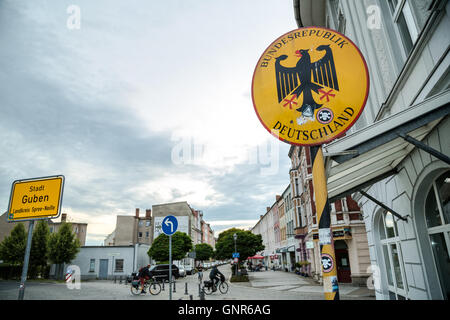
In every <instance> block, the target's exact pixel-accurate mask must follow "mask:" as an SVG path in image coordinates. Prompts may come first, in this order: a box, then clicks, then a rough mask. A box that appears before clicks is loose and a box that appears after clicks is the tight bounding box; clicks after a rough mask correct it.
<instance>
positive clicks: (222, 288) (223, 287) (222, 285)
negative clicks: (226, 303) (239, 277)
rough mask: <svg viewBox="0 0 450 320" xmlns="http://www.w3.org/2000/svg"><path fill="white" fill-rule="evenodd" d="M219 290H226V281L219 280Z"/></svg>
mask: <svg viewBox="0 0 450 320" xmlns="http://www.w3.org/2000/svg"><path fill="white" fill-rule="evenodd" d="M219 291H220V292H222V293H223V294H225V293H227V292H228V283H226V282H221V283H220V285H219Z"/></svg>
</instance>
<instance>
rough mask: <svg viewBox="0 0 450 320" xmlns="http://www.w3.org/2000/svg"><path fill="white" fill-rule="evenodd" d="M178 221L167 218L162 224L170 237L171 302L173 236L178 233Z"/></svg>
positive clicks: (170, 289)
mask: <svg viewBox="0 0 450 320" xmlns="http://www.w3.org/2000/svg"><path fill="white" fill-rule="evenodd" d="M177 228H178V220H177V218H175V217H174V216H167V217H165V218H164V219H163V221H162V223H161V229H162V232H164V234H166V235H168V236H169V300H172V235H173V234H174V233H175V232H176V231H177Z"/></svg>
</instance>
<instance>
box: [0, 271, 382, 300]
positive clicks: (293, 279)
mask: <svg viewBox="0 0 450 320" xmlns="http://www.w3.org/2000/svg"><path fill="white" fill-rule="evenodd" d="M219 269H220V271H221V272H222V273H223V274H224V275H225V276H226V277H227V279H229V277H230V275H231V269H230V266H229V265H224V266H221V267H219ZM207 275H208V272H205V274H204V280H205V279H207ZM249 278H250V282H240V283H229V282H228V283H229V290H228V293H227V294H221V293H220V292H215V293H213V294H211V295H206V296H205V299H206V300H323V299H324V296H323V288H322V286H321V285H319V284H317V283H315V282H314V281H312V280H311V279H305V278H303V277H300V276H298V275H296V274H294V273H288V272H283V271H262V272H251V273H250V274H249ZM186 283H187V294H185V293H186ZM168 289H169V288H168V284H167V283H166V284H165V285H164V291H161V293H160V294H158V295H156V296H153V295H150V294H148V293H147V294H145V295H140V296H134V295H132V294H131V292H130V285H129V284H127V285H125V284H124V283H122V284H120V283H119V282H118V281H117V282H116V283H114V281H86V282H82V283H81V289H79V290H77V289H72V290H71V289H68V288H67V286H66V284H65V283H59V282H39V281H28V282H27V286H26V290H25V296H24V299H25V300H168V299H169V290H168ZM340 293H341V299H342V300H353V299H356V300H360V299H364V300H374V299H375V298H374V296H373V291H371V290H368V289H367V288H358V287H352V286H348V285H345V286H341V287H340ZM191 295H192V299H193V300H199V288H198V278H197V275H190V276H187V277H185V278H179V279H178V280H177V281H176V284H175V292H173V294H172V299H173V300H180V299H182V300H190V298H191ZM17 296H18V283H17V282H14V281H1V282H0V300H16V299H17Z"/></svg>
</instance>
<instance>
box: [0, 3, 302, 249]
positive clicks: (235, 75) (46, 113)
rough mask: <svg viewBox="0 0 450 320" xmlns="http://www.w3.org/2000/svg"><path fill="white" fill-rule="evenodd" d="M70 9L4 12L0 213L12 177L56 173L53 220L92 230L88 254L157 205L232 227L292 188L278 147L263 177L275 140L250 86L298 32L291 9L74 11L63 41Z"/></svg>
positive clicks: (0, 22)
mask: <svg viewBox="0 0 450 320" xmlns="http://www.w3.org/2000/svg"><path fill="white" fill-rule="evenodd" d="M72 4H73V1H69V0H61V1H39V0H36V1H1V2H0V42H1V43H2V49H1V50H0V126H1V127H2V131H1V132H0V148H1V150H2V152H1V153H0V180H1V181H3V183H1V184H0V204H3V210H5V211H6V206H7V203H8V199H9V193H10V188H11V183H12V182H13V181H14V180H16V179H22V178H31V177H41V176H49V175H55V174H63V175H64V176H65V177H66V183H65V188H64V198H63V211H64V212H67V213H68V214H69V216H71V217H72V218H73V219H74V220H81V221H83V222H87V223H88V239H89V243H101V241H100V240H101V237H102V236H103V235H104V236H106V235H107V234H109V233H110V232H111V231H112V230H113V229H114V226H115V219H116V216H117V215H118V214H132V213H133V212H134V208H136V207H140V208H150V207H151V206H152V205H154V204H158V203H164V202H172V201H187V202H188V203H189V204H191V205H192V206H193V207H194V208H196V209H199V210H203V212H204V219H205V220H206V221H207V222H208V221H211V222H212V221H222V222H224V221H230V223H236V225H237V226H241V225H249V223H250V221H253V219H255V218H257V217H259V215H260V214H261V213H264V212H265V208H266V207H267V206H270V205H271V204H272V203H273V201H274V195H275V194H276V193H281V192H282V191H283V190H284V188H285V186H286V185H287V183H288V179H289V175H288V170H289V169H288V168H289V159H287V156H286V155H287V151H288V148H289V147H288V146H287V145H284V144H282V143H279V146H280V149H279V155H280V157H279V159H276V161H277V164H278V165H279V170H278V171H277V172H276V174H274V175H271V176H265V175H264V174H262V173H261V169H262V168H265V167H267V166H268V164H267V163H265V162H264V161H263V160H264V159H263V158H262V157H261V155H262V153H261V152H262V150H263V148H265V147H266V146H267V145H268V144H269V142H268V141H271V139H274V138H273V137H271V136H270V135H269V133H267V132H266V130H265V129H264V128H263V127H262V126H261V125H260V123H259V120H258V119H257V116H256V115H255V112H254V110H253V106H252V101H251V96H250V87H251V78H252V73H253V68H254V66H255V63H256V61H257V59H258V58H259V56H260V54H261V53H262V51H263V50H264V49H265V47H266V46H267V45H269V44H270V43H271V42H272V41H273V39H275V38H276V37H277V36H279V35H280V34H283V33H285V32H286V31H289V30H291V29H294V28H295V20H294V17H293V13H292V10H293V8H292V4H291V3H284V2H276V3H275V2H273V1H269V0H265V1H263V0H257V1H256V0H254V1H245V2H241V1H237V0H235V1H227V2H210V1H203V0H201V1H195V2H193V1H190V2H189V4H187V2H186V1H177V0H168V1H164V2H154V1H138V0H131V1H128V2H123V1H105V0H98V1H95V2H94V1H88V0H79V1H77V5H78V6H79V7H80V9H81V29H80V30H69V29H68V28H67V27H66V22H67V18H68V14H67V12H66V9H67V7H68V6H69V5H72ZM205 26H208V27H205ZM186 144H187V148H189V150H192V154H191V155H190V156H188V154H187V153H186V152H185V151H186V150H187V149H185V147H186ZM196 147H197V149H196ZM180 150H181V151H180ZM177 151H180V152H179V153H178V155H183V158H182V159H180V158H177V157H176V155H177ZM196 151H197V153H195V152H196ZM174 155H175V158H174ZM179 160H180V161H179ZM231 221H235V222H231ZM228 226H230V225H218V224H216V225H215V227H216V228H217V230H219V229H220V228H223V227H228Z"/></svg>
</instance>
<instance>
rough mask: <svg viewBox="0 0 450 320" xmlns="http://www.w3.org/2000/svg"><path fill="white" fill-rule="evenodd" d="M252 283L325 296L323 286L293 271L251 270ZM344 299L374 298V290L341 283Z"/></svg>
mask: <svg viewBox="0 0 450 320" xmlns="http://www.w3.org/2000/svg"><path fill="white" fill-rule="evenodd" d="M249 279H250V284H251V286H252V287H253V288H260V289H266V290H273V291H278V292H290V293H303V294H314V295H315V294H320V295H321V296H322V298H323V286H322V285H321V284H319V283H317V282H316V281H314V280H313V279H311V278H305V277H302V276H299V275H297V274H295V273H293V272H285V271H270V270H269V271H260V272H249ZM339 293H340V296H341V298H342V299H374V300H375V292H374V290H369V289H368V288H366V287H354V286H352V285H349V284H339Z"/></svg>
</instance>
